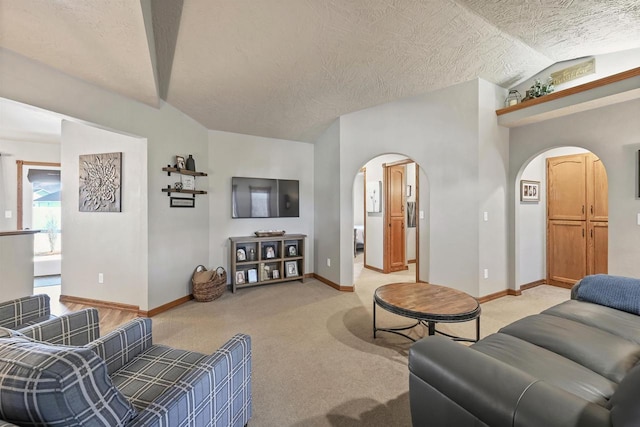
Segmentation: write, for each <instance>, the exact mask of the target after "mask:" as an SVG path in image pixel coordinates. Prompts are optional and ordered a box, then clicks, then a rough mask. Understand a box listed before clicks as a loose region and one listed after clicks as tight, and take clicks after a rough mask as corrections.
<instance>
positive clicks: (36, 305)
mask: <svg viewBox="0 0 640 427" xmlns="http://www.w3.org/2000/svg"><path fill="white" fill-rule="evenodd" d="M49 316H51V308H50V305H49V295H46V294H40V295H30V296H27V297H22V298H17V299H14V300H11V301H5V302H2V303H0V326H2V327H5V328H10V329H16V328H18V327H21V326H22V325H25V324H28V323H31V322H34V321H36V320H38V319H41V318H47V317H49Z"/></svg>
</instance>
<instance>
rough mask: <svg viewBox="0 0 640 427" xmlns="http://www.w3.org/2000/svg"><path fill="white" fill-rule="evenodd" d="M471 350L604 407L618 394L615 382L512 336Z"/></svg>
mask: <svg viewBox="0 0 640 427" xmlns="http://www.w3.org/2000/svg"><path fill="white" fill-rule="evenodd" d="M471 348H472V349H474V350H477V351H479V352H481V353H484V354H486V355H487V356H491V357H493V358H494V359H498V360H500V361H502V362H505V363H506V364H508V365H510V366H513V367H514V368H518V369H519V370H521V371H522V372H526V373H527V374H529V375H531V376H532V377H534V378H536V379H538V380H542V381H544V382H546V383H548V384H551V385H553V386H556V387H558V388H561V389H563V390H565V391H567V392H569V393H572V394H574V395H576V396H578V397H581V398H583V399H585V400H587V401H589V402H592V403H596V404H598V405H600V406H603V407H605V406H606V405H607V403H608V400H609V398H610V397H611V395H612V394H613V393H614V392H615V390H616V384H615V383H614V382H612V381H611V380H608V379H607V378H604V377H603V376H601V375H598V374H597V373H595V372H593V371H592V370H590V369H587V368H585V367H584V366H582V365H580V364H578V363H576V362H574V361H572V360H569V359H567V358H565V357H563V356H560V355H558V354H555V353H553V352H551V351H549V350H547V349H544V348H542V347H538V346H537V345H534V344H531V343H529V342H527V341H524V340H521V339H520V338H517V337H514V336H512V335H507V334H501V333H497V334H492V335H489V336H487V337H485V338H483V339H482V340H480V341H478V342H477V343H475V344H473V345H472V346H471Z"/></svg>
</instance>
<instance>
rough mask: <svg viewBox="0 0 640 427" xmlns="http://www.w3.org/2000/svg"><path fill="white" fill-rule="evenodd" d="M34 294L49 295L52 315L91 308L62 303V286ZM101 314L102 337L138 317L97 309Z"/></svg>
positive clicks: (131, 314)
mask: <svg viewBox="0 0 640 427" xmlns="http://www.w3.org/2000/svg"><path fill="white" fill-rule="evenodd" d="M33 293H34V294H47V295H49V297H50V298H51V313H52V314H55V315H58V316H59V315H61V314H65V313H69V312H72V311H78V310H82V309H83V308H88V307H90V306H88V305H84V304H76V303H63V302H60V286H42V287H38V288H35V289H34V292H33ZM97 309H98V313H100V335H104V334H106V333H108V332H110V331H112V330H114V329H115V328H117V327H118V326H120V325H122V324H123V323H126V322H128V321H129V320H131V319H135V318H136V317H137V316H136V314H135V313H132V312H126V311H121V310H116V309H110V308H102V307H97Z"/></svg>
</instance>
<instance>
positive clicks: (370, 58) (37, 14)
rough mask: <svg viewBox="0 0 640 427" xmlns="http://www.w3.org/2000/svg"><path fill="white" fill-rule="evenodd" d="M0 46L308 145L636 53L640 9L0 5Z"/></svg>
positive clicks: (152, 100) (253, 3)
mask: <svg viewBox="0 0 640 427" xmlns="http://www.w3.org/2000/svg"><path fill="white" fill-rule="evenodd" d="M0 47H2V48H5V49H8V50H11V51H14V52H16V53H18V54H21V55H23V56H25V57H28V58H30V59H32V60H35V61H39V62H41V63H44V64H46V65H48V66H50V67H52V68H55V69H58V70H60V71H63V72H65V73H67V74H69V75H71V76H74V77H77V78H79V79H83V80H86V81H88V82H90V83H93V84H95V85H98V86H100V87H103V88H105V89H108V90H110V91H113V92H117V93H120V94H122V95H124V96H127V97H129V98H132V99H135V100H137V101H139V102H143V103H146V104H149V105H151V106H154V107H157V106H158V105H159V103H160V102H161V100H162V99H164V100H166V101H167V102H169V103H170V104H172V105H173V106H175V107H177V108H179V109H180V110H182V111H183V112H185V113H186V114H188V115H189V116H191V117H193V118H194V119H195V120H197V121H198V122H200V123H201V124H202V125H204V126H206V127H207V128H209V129H217V130H223V131H230V132H238V133H244V134H250V135H259V136H267V137H274V138H283V139H291V140H299V141H314V140H315V138H316V137H317V136H318V135H319V134H320V133H321V132H322V131H323V130H324V129H325V128H326V126H327V125H328V124H329V123H331V122H332V121H333V120H334V119H335V118H337V117H339V116H340V115H342V114H345V113H349V112H352V111H357V110H360V109H363V108H367V107H370V106H373V105H378V104H382V103H385V102H389V101H393V100H396V99H399V98H403V97H407V96H412V95H417V94H420V93H425V92H429V91H432V90H436V89H440V88H443V87H447V86H450V85H453V84H456V83H460V82H464V81H468V80H471V79H474V78H476V77H482V78H483V79H485V80H488V81H490V82H493V83H496V84H498V85H501V86H503V87H505V88H507V87H510V86H513V85H514V84H516V83H518V82H520V81H522V80H524V79H526V78H528V77H530V76H532V75H534V74H536V73H538V72H540V71H541V70H543V69H545V68H546V67H548V66H550V65H551V64H553V63H555V62H559V61H563V60H569V59H574V58H579V57H583V56H587V55H597V54H604V53H610V52H615V51H621V50H626V49H632V48H640V2H638V0H615V1H613V0H612V1H602V0H422V1H419V0H348V1H345V0H184V1H183V0H108V1H86V0H55V1H53V0H0Z"/></svg>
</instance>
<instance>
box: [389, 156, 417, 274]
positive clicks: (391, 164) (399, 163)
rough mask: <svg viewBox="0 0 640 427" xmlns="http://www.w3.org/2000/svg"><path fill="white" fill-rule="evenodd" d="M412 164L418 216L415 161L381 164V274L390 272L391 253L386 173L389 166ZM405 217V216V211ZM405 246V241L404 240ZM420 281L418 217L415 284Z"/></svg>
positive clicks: (406, 160) (408, 159) (405, 160)
mask: <svg viewBox="0 0 640 427" xmlns="http://www.w3.org/2000/svg"><path fill="white" fill-rule="evenodd" d="M412 163H413V164H414V165H415V166H416V167H415V186H416V215H417V214H418V212H420V210H419V207H420V180H419V179H418V178H419V176H420V175H419V172H420V166H419V165H418V163H416V161H415V160H413V159H410V158H407V159H403V160H398V161H396V162H390V163H383V164H382V179H383V181H382V187H383V192H384V217H383V220H384V227H383V232H382V241H383V243H382V244H383V257H382V258H383V259H382V263H383V264H382V265H383V271H382V272H383V273H385V274H386V273H389V272H390V266H389V253H390V251H391V247H390V246H391V244H390V241H389V227H387V226H386V225H387V224H388V223H389V219H390V218H389V179H388V176H387V175H388V173H389V167H391V166H401V165H410V164H412ZM405 179H406V174H405ZM405 215H406V211H405ZM405 233H406V229H405ZM405 246H406V239H405ZM419 281H420V221H419V217H418V218H416V282H419Z"/></svg>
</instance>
